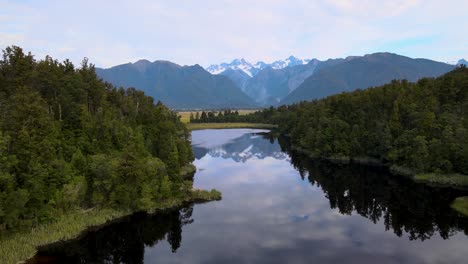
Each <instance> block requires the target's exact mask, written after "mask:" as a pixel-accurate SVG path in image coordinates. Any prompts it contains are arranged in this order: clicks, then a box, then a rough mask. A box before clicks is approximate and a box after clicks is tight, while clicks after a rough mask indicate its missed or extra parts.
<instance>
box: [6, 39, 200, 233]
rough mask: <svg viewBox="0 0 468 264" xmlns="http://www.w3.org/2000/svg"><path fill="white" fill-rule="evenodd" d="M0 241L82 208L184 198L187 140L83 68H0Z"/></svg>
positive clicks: (9, 59)
mask: <svg viewBox="0 0 468 264" xmlns="http://www.w3.org/2000/svg"><path fill="white" fill-rule="evenodd" d="M0 135H1V136H0V161H1V162H0V231H5V230H15V229H18V228H22V227H23V228H25V227H33V226H36V225H38V224H40V223H43V222H47V221H50V220H53V219H54V217H55V216H56V215H59V214H60V213H63V212H66V211H69V210H73V209H78V208H89V207H112V208H119V209H126V210H144V209H148V208H151V207H152V206H154V205H155V204H156V203H158V201H161V200H167V199H170V198H173V197H179V196H182V195H184V193H185V192H188V191H189V190H191V183H190V182H184V177H183V176H182V175H181V173H180V171H181V168H183V167H184V166H186V165H188V164H189V163H190V162H191V161H192V160H193V153H192V150H191V146H190V142H189V136H190V134H189V132H188V131H187V129H186V128H185V126H184V125H183V124H182V123H181V122H180V121H179V119H178V117H177V116H176V115H175V114H174V113H173V112H172V111H171V110H169V109H168V108H166V107H165V106H164V105H162V104H161V103H157V104H154V103H153V99H152V98H151V97H148V96H145V94H144V93H143V92H141V91H137V90H135V89H127V90H125V89H123V88H116V87H114V86H112V85H111V84H109V83H105V82H103V81H102V80H100V79H99V78H98V77H97V76H96V73H95V67H94V65H92V64H89V63H88V61H87V59H84V60H83V62H82V64H81V67H80V68H76V67H75V66H74V65H73V64H72V63H71V62H70V61H68V60H65V61H64V62H58V61H57V60H54V59H52V58H50V57H46V58H45V59H43V60H39V61H36V60H35V58H34V57H33V55H31V54H30V53H28V54H26V53H24V52H23V50H22V49H21V48H19V47H15V46H12V47H8V48H6V49H5V50H4V51H3V57H2V58H1V60H0Z"/></svg>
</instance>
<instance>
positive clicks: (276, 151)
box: [193, 132, 289, 162]
mask: <svg viewBox="0 0 468 264" xmlns="http://www.w3.org/2000/svg"><path fill="white" fill-rule="evenodd" d="M265 139H267V140H265ZM193 152H194V154H195V158H196V159H201V158H203V157H204V156H206V155H210V156H211V157H215V158H223V159H232V160H234V161H236V162H246V161H247V160H249V159H253V158H256V159H264V158H267V157H272V158H274V159H278V160H285V159H288V158H289V157H288V155H287V154H286V153H284V152H282V151H281V147H280V145H279V144H278V142H277V139H276V138H275V137H273V136H272V135H271V133H265V132H263V133H246V134H242V136H240V137H237V138H234V139H231V140H230V141H228V142H226V143H224V144H221V145H218V146H209V147H204V146H199V145H195V146H193Z"/></svg>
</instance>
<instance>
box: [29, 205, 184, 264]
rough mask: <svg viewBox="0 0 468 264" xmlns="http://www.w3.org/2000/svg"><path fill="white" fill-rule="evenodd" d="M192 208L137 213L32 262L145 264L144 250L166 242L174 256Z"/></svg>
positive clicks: (42, 253)
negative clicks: (151, 213) (152, 213)
mask: <svg viewBox="0 0 468 264" xmlns="http://www.w3.org/2000/svg"><path fill="white" fill-rule="evenodd" d="M192 212H193V207H192V206H188V207H186V208H183V209H181V210H178V209H174V210H168V211H166V212H162V213H160V214H156V215H148V214H145V213H138V214H135V215H132V216H131V217H127V218H125V219H123V220H122V221H119V222H118V223H114V224H111V225H108V226H105V227H103V228H101V229H99V230H94V231H89V232H87V233H86V234H85V235H83V237H81V238H79V239H77V240H71V241H68V242H59V243H55V244H52V245H49V246H47V247H44V248H42V249H41V250H40V252H39V254H38V255H36V257H35V258H34V259H32V260H31V261H30V263H38V264H39V263H144V261H143V260H144V253H145V247H154V246H156V245H157V244H158V243H159V242H160V241H163V240H165V241H167V243H168V244H169V245H170V248H171V251H172V252H173V253H175V252H177V249H178V248H179V247H180V244H181V242H182V227H183V226H184V225H187V224H190V223H192V222H193V219H192V218H191V216H192Z"/></svg>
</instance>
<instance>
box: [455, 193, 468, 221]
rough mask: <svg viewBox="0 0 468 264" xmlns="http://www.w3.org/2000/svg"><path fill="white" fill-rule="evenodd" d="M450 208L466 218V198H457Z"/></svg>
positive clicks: (467, 201)
mask: <svg viewBox="0 0 468 264" xmlns="http://www.w3.org/2000/svg"><path fill="white" fill-rule="evenodd" d="M451 206H452V208H453V209H455V210H456V211H458V212H459V213H461V214H463V215H465V216H468V196H464V197H458V198H457V199H455V201H453V203H452V205H451Z"/></svg>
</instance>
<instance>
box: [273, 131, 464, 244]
mask: <svg viewBox="0 0 468 264" xmlns="http://www.w3.org/2000/svg"><path fill="white" fill-rule="evenodd" d="M280 144H281V146H282V149H283V150H284V151H286V152H288V154H289V155H290V156H291V163H292V164H293V165H294V167H295V168H296V169H297V170H298V171H299V173H300V174H301V177H303V179H304V177H307V178H308V180H309V182H310V183H311V184H312V185H317V186H319V187H321V188H322V190H323V192H324V193H325V195H326V197H327V199H328V200H329V202H330V207H331V208H333V209H335V208H336V209H338V211H339V212H340V213H341V214H347V215H350V214H352V213H353V212H355V213H358V214H359V215H361V216H363V217H366V218H368V219H369V220H371V221H372V222H373V223H377V222H378V221H383V222H384V224H385V228H386V230H390V229H391V230H393V232H394V233H395V234H396V235H397V236H403V235H404V234H407V236H408V237H409V239H410V240H421V241H423V240H426V239H429V238H431V237H432V236H433V235H434V234H437V233H438V234H439V235H440V236H441V237H442V238H444V239H447V238H449V237H450V236H452V235H454V234H455V233H457V232H459V231H463V232H464V233H465V234H467V235H468V220H467V218H465V217H461V216H460V215H459V214H458V213H456V212H455V211H454V210H452V209H451V208H450V203H451V202H452V201H453V200H454V199H455V198H456V197H458V196H462V195H467V191H462V190H456V189H452V188H446V187H445V188H443V187H431V186H428V185H426V184H420V183H415V182H414V181H412V180H410V179H407V178H404V177H398V176H395V175H391V174H390V173H389V172H388V170H387V169H385V168H376V167H369V166H362V165H344V164H335V163H333V164H332V163H330V162H327V161H318V160H311V159H310V158H308V157H307V156H305V155H302V154H299V153H297V152H295V151H292V150H291V149H290V148H289V146H288V142H287V140H284V139H283V140H280Z"/></svg>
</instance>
